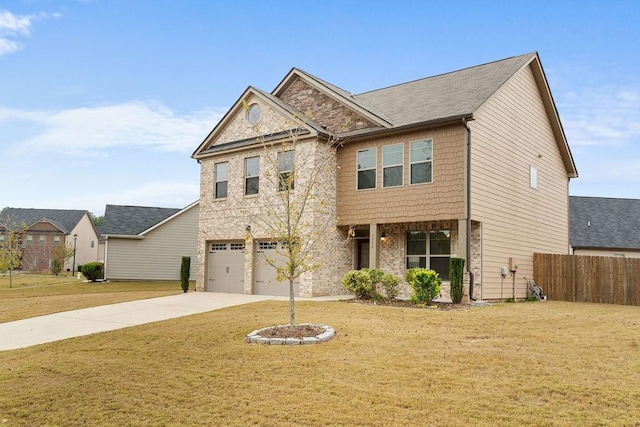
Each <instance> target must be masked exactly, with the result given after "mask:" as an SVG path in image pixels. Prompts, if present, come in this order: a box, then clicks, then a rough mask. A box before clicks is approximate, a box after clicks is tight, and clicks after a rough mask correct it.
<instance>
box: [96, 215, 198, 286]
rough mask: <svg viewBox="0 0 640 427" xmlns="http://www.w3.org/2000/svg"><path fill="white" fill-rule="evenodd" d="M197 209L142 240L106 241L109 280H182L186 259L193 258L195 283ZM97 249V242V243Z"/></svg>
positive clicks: (119, 239) (173, 219) (175, 218)
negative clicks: (183, 263)
mask: <svg viewBox="0 0 640 427" xmlns="http://www.w3.org/2000/svg"><path fill="white" fill-rule="evenodd" d="M197 234H198V205H195V206H193V207H192V208H190V209H188V210H186V211H184V212H182V213H181V214H180V215H177V216H176V217H174V218H172V219H170V220H169V221H167V222H166V223H164V224H161V225H160V226H158V227H157V228H155V229H153V230H151V231H149V232H148V233H147V234H145V235H144V238H143V239H126V238H125V239H123V238H114V237H109V238H108V239H107V243H106V245H107V249H106V251H107V253H106V258H107V265H106V267H105V269H106V272H105V275H106V278H107V279H108V280H180V265H181V262H182V257H183V256H190V257H191V271H190V275H191V278H192V279H195V276H196V270H197V267H196V264H197V263H196V259H197V250H196V244H197V241H196V239H197ZM96 247H97V242H96Z"/></svg>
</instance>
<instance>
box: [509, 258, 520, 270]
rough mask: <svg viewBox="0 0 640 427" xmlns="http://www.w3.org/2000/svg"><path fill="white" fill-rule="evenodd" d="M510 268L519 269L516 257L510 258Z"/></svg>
mask: <svg viewBox="0 0 640 427" xmlns="http://www.w3.org/2000/svg"><path fill="white" fill-rule="evenodd" d="M509 270H510V271H517V270H518V261H516V259H515V258H514V257H510V258H509Z"/></svg>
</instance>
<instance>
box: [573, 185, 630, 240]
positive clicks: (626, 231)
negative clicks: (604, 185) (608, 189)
mask: <svg viewBox="0 0 640 427" xmlns="http://www.w3.org/2000/svg"><path fill="white" fill-rule="evenodd" d="M569 241H570V244H571V246H572V247H574V248H610V249H640V200H637V199H616V198H605V197H582V196H571V197H569Z"/></svg>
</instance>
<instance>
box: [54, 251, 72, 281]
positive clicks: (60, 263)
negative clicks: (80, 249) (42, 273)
mask: <svg viewBox="0 0 640 427" xmlns="http://www.w3.org/2000/svg"><path fill="white" fill-rule="evenodd" d="M73 252H74V251H73V247H71V246H70V245H69V246H56V247H55V248H53V259H52V261H51V263H52V267H51V272H52V273H53V274H55V275H56V276H57V275H58V274H60V272H61V271H62V268H63V267H64V265H65V264H66V262H67V261H69V260H70V259H71V257H73ZM73 274H74V272H73V271H72V272H71V276H73Z"/></svg>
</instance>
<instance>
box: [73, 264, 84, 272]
mask: <svg viewBox="0 0 640 427" xmlns="http://www.w3.org/2000/svg"><path fill="white" fill-rule="evenodd" d="M71 273H73V274H75V273H76V272H75V271H72V272H71ZM78 273H82V264H78Z"/></svg>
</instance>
